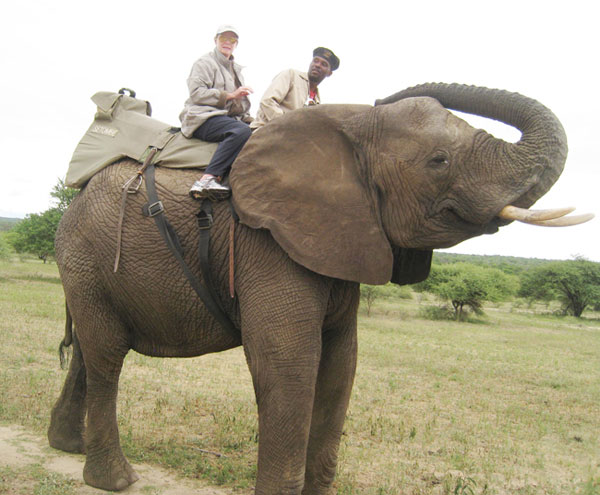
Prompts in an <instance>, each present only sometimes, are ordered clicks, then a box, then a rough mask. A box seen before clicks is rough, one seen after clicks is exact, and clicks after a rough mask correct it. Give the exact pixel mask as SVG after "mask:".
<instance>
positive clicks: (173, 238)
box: [142, 163, 240, 340]
mask: <svg viewBox="0 0 600 495" xmlns="http://www.w3.org/2000/svg"><path fill="white" fill-rule="evenodd" d="M154 168H155V167H154V164H153V163H151V164H150V165H149V166H148V167H147V168H146V170H145V172H144V176H145V179H146V191H147V193H148V203H146V204H145V205H144V206H143V207H142V213H143V214H144V215H145V216H148V217H152V218H154V222H155V223H156V227H157V228H158V231H159V232H160V234H161V236H162V238H163V239H164V241H165V243H166V244H167V246H168V247H169V249H170V250H171V253H172V254H173V256H174V257H175V259H176V260H177V261H178V262H179V265H180V266H181V269H182V270H183V273H184V274H185V276H186V278H187V280H188V282H189V283H190V285H191V286H192V287H193V289H194V290H195V291H196V294H198V297H200V300H201V301H202V302H203V303H204V305H205V306H206V309H208V310H209V311H210V313H211V314H212V315H213V317H214V318H215V319H216V320H217V321H218V322H219V323H220V325H221V326H222V327H223V328H224V329H225V330H226V331H227V332H228V333H229V334H230V335H231V336H232V337H233V338H235V339H236V340H239V338H240V334H239V331H238V330H237V329H236V328H235V326H234V324H233V323H232V321H231V319H230V318H229V317H228V316H227V314H225V312H224V311H223V309H222V308H221V306H220V305H219V303H218V300H219V299H218V296H217V294H216V292H215V290H214V287H213V284H212V283H211V278H210V270H209V269H208V251H209V250H208V247H209V241H210V230H209V229H210V227H211V226H212V210H210V211H209V215H206V216H209V217H210V220H208V219H207V220H205V221H204V222H205V224H206V225H207V228H205V229H202V228H201V230H200V239H201V240H200V251H201V253H200V266H201V272H202V278H203V280H204V283H205V284H207V287H208V289H207V288H206V287H204V286H203V285H202V284H201V283H200V281H199V280H198V279H197V278H196V276H195V275H194V274H193V273H192V272H191V270H190V269H189V267H188V265H187V263H186V262H185V260H184V259H183V249H182V247H181V243H180V242H179V237H178V236H177V233H176V232H175V229H174V228H173V227H172V225H171V224H170V223H169V221H168V220H167V218H166V216H165V209H164V206H163V204H162V201H160V200H159V199H158V195H157V193H156V184H155V181H154ZM201 212H202V211H201ZM198 215H200V213H199V214H198ZM198 222H199V223H200V218H199V219H198ZM203 231H206V232H205V233H203Z"/></svg>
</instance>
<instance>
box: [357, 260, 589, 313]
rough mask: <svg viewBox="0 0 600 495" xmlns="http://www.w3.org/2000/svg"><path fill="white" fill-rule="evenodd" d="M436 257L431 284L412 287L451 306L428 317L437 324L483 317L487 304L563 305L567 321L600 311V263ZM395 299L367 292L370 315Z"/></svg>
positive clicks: (363, 289)
mask: <svg viewBox="0 0 600 495" xmlns="http://www.w3.org/2000/svg"><path fill="white" fill-rule="evenodd" d="M439 258H441V259H439ZM439 258H438V253H436V254H435V255H434V261H433V265H432V267H431V273H430V275H429V277H428V278H427V280H425V281H423V282H421V283H419V284H416V285H414V286H412V288H413V290H414V291H415V292H417V293H422V292H428V293H430V294H434V295H436V296H437V297H438V298H439V299H440V300H442V301H445V302H447V303H448V305H449V306H448V307H449V310H448V311H446V309H444V307H443V306H442V307H433V308H429V310H427V311H426V313H427V316H429V317H432V318H437V317H439V318H447V317H450V318H453V319H455V320H458V321H461V320H464V319H467V318H468V317H469V314H473V313H474V314H477V315H481V314H483V305H484V303H486V302H501V301H509V300H511V299H514V298H516V297H521V298H523V299H526V300H528V301H529V302H534V301H544V302H549V301H558V302H559V303H560V305H561V309H560V312H561V313H562V314H564V315H572V316H575V317H581V315H582V313H583V312H584V311H585V310H586V309H593V310H596V311H598V310H600V263H596V262H592V261H589V260H586V259H584V258H576V259H574V260H567V261H548V260H539V259H528V258H508V257H502V256H476V255H454V254H449V253H443V255H442V256H441V257H439ZM381 297H389V294H387V295H386V288H385V287H384V288H379V289H375V288H373V287H372V286H366V285H363V286H361V298H362V300H363V303H364V304H365V305H366V307H367V315H370V314H371V309H372V307H373V304H374V302H375V300H376V299H377V298H381Z"/></svg>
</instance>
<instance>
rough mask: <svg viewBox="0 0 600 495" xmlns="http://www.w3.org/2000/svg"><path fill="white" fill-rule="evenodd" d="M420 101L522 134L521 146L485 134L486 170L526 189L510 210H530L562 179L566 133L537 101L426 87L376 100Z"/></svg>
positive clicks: (446, 86)
mask: <svg viewBox="0 0 600 495" xmlns="http://www.w3.org/2000/svg"><path fill="white" fill-rule="evenodd" d="M417 96H429V97H432V98H435V99H436V100H438V101H439V102H440V103H441V104H442V105H443V106H444V107H446V108H448V109H451V110H457V111H460V112H466V113H470V114H473V115H479V116H482V117H487V118H490V119H494V120H498V121H500V122H503V123H505V124H508V125H511V126H513V127H516V128H517V129H519V130H520V131H521V133H522V136H521V139H520V140H519V142H517V143H508V142H506V141H503V140H501V139H496V138H494V137H492V136H489V135H488V134H487V133H486V136H489V139H488V138H487V137H486V138H485V141H486V142H485V143H484V144H483V145H482V149H485V153H484V155H485V157H482V159H489V160H490V161H491V160H493V161H494V163H489V164H487V166H489V167H493V168H494V169H495V170H497V171H499V173H502V174H503V176H504V178H505V179H506V180H507V181H510V182H512V183H513V184H519V183H522V184H523V187H522V188H520V189H519V188H517V189H515V193H514V194H513V196H514V197H509V198H507V199H506V204H508V203H511V204H514V205H516V206H520V207H523V208H529V207H530V206H531V205H532V204H533V203H535V201H537V200H538V199H539V198H540V197H541V196H543V195H544V194H545V193H546V192H547V191H548V189H550V187H551V186H552V184H554V182H555V181H556V180H557V179H558V177H559V176H560V174H561V172H562V170H563V167H564V164H565V161H566V158H567V138H566V135H565V131H564V129H563V127H562V125H561V123H560V122H559V120H558V119H557V118H556V116H555V115H554V114H553V113H552V112H551V111H550V110H549V109H548V108H546V107H545V106H544V105H542V104H541V103H539V102H538V101H536V100H533V99H531V98H528V97H526V96H523V95H520V94H518V93H511V92H508V91H503V90H498V89H488V88H481V87H476V86H466V85H461V84H423V85H420V86H415V87H412V88H408V89H405V90H403V91H400V92H399V93H396V94H394V95H391V96H389V97H387V98H384V99H382V100H377V101H376V102H375V104H376V105H383V104H387V103H393V102H395V101H398V100H401V99H404V98H411V97H417ZM498 157H500V158H498ZM499 160H500V161H499ZM500 182H502V181H500Z"/></svg>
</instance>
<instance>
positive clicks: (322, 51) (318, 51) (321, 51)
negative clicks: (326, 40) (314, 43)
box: [313, 46, 340, 71]
mask: <svg viewBox="0 0 600 495" xmlns="http://www.w3.org/2000/svg"><path fill="white" fill-rule="evenodd" d="M313 57H321V58H324V59H325V60H327V62H329V66H330V67H331V70H332V71H334V70H336V69H337V68H338V67H339V66H340V59H339V58H337V57H336V55H335V53H333V52H332V51H331V50H330V49H329V48H324V47H322V46H320V47H318V48H315V49H314V50H313Z"/></svg>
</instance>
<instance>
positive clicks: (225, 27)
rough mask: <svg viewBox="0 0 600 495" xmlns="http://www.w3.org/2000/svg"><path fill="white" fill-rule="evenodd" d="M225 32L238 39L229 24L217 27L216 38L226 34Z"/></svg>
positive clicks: (234, 29) (237, 34) (236, 31)
mask: <svg viewBox="0 0 600 495" xmlns="http://www.w3.org/2000/svg"><path fill="white" fill-rule="evenodd" d="M227 31H231V32H232V33H233V34H235V35H236V36H237V37H238V38H239V37H240V34H239V33H238V30H237V29H236V28H234V27H233V26H230V25H229V24H223V25H222V26H219V28H218V29H217V36H219V35H220V34H222V33H226V32H227Z"/></svg>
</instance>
